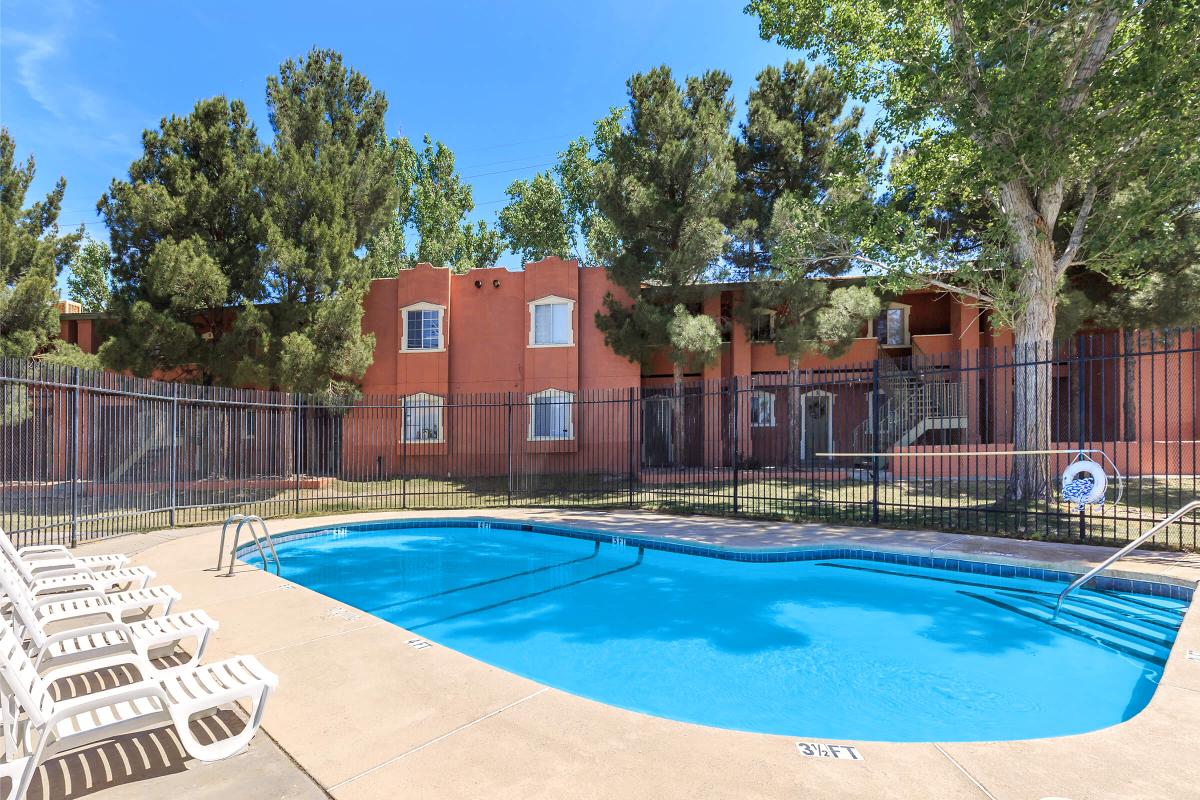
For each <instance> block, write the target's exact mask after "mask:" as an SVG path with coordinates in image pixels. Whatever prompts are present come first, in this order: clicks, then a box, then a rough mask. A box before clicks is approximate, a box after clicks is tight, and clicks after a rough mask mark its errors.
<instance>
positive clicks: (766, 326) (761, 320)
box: [750, 311, 775, 343]
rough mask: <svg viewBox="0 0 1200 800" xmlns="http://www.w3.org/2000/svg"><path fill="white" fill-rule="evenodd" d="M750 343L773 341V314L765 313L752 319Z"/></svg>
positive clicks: (770, 312) (771, 312)
mask: <svg viewBox="0 0 1200 800" xmlns="http://www.w3.org/2000/svg"><path fill="white" fill-rule="evenodd" d="M750 341H752V342H759V343H762V342H773V341H775V312H773V311H767V312H763V313H761V314H755V315H754V319H753V321H752V322H751V323H750Z"/></svg>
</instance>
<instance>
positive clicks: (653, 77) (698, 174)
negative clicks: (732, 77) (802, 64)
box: [596, 66, 735, 458]
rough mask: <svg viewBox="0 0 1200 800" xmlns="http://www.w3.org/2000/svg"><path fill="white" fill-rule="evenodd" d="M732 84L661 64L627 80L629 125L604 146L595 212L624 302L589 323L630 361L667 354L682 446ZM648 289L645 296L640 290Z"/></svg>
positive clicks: (729, 189)
mask: <svg viewBox="0 0 1200 800" xmlns="http://www.w3.org/2000/svg"><path fill="white" fill-rule="evenodd" d="M729 86H730V81H729V77H728V76H727V75H725V74H724V73H721V72H715V71H714V72H707V73H705V74H704V75H702V76H700V77H691V78H688V79H687V81H686V85H685V86H684V87H680V86H679V84H677V83H676V82H675V79H674V78H673V77H672V75H671V71H670V69H668V68H667V67H665V66H663V67H658V68H657V69H654V70H651V71H650V72H648V73H644V74H639V75H634V76H633V77H632V78H630V79H629V83H628V87H629V107H630V117H629V122H628V124H627V125H626V126H625V127H624V128H623V129H621V130H620V132H618V133H617V134H616V135H614V136H613V137H612V139H611V140H610V141H608V142H605V143H604V144H603V148H602V150H601V160H600V165H599V169H598V171H597V177H596V186H597V192H596V197H597V201H596V205H597V207H598V208H599V210H600V212H601V213H602V214H603V216H604V218H605V219H606V220H607V221H608V222H609V223H611V225H612V230H613V233H614V237H615V242H614V246H612V248H611V249H610V250H609V251H608V252H605V253H601V254H600V255H601V256H602V259H603V261H604V262H605V264H606V266H607V268H608V274H609V276H610V278H611V279H612V280H613V282H614V283H616V284H617V285H618V286H620V287H621V288H623V289H624V290H625V291H626V293H627V294H628V295H629V297H631V298H632V302H631V304H628V305H627V304H626V303H624V302H622V301H621V300H619V299H618V298H617V297H615V296H614V295H613V294H612V293H609V294H608V295H607V296H606V297H605V299H604V310H603V311H601V312H598V313H597V315H596V324H597V326H598V327H599V328H600V330H601V331H603V332H604V336H605V342H606V343H607V344H608V345H609V346H610V347H612V348H613V350H615V351H616V352H617V353H620V354H621V355H623V356H626V357H628V358H630V359H631V360H644V359H646V358H647V357H648V356H649V355H650V354H651V353H653V352H654V351H655V350H657V349H660V348H663V347H666V348H667V351H668V353H669V354H670V357H671V361H672V364H673V367H674V433H675V435H674V442H675V448H676V453H677V458H678V457H679V455H680V454H681V453H682V448H683V374H684V370H685V369H686V368H687V367H689V366H691V367H696V366H699V365H702V364H704V363H707V362H709V361H711V360H712V358H713V357H714V356H715V355H716V353H717V351H718V349H719V348H720V345H721V335H720V331H719V329H718V328H717V324H716V321H715V320H713V319H712V318H711V317H708V316H705V315H703V314H701V313H700V312H699V309H698V308H696V304H697V303H698V302H699V301H700V300H701V299H702V292H701V289H700V285H701V284H702V283H704V282H705V280H706V279H709V278H711V277H712V274H713V271H714V270H715V269H716V268H718V266H719V263H720V259H721V257H722V255H723V254H724V253H725V251H726V246H727V244H728V240H729V237H728V235H727V232H726V228H725V224H724V223H723V220H724V219H726V218H727V217H728V216H729V213H730V206H731V204H732V203H733V202H734V198H735V192H734V181H735V170H734V158H733V140H732V137H730V135H729V126H730V123H731V122H732V119H733V103H732V100H731V99H730V97H729ZM646 285H649V286H650V287H652V288H651V290H650V291H643V286H646Z"/></svg>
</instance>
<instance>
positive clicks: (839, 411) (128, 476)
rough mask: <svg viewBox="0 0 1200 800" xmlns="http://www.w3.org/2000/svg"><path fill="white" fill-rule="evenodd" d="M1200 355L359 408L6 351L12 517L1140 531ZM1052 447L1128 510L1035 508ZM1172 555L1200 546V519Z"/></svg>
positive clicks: (1181, 469) (1185, 423)
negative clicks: (514, 519)
mask: <svg viewBox="0 0 1200 800" xmlns="http://www.w3.org/2000/svg"><path fill="white" fill-rule="evenodd" d="M1198 344H1200V343H1198V342H1197V337H1196V332H1195V331H1193V330H1175V331H1155V332H1146V333H1123V334H1113V335H1102V336H1101V335H1097V336H1084V337H1078V338H1076V339H1074V340H1072V341H1070V342H1067V343H1064V344H1062V345H1059V346H1055V347H1053V348H1039V349H1033V350H1031V349H1025V350H1022V351H1019V352H1018V351H1015V350H1013V349H1012V348H1008V349H1003V348H996V349H983V350H975V351H967V352H956V351H948V352H944V353H937V352H931V349H932V348H931V347H930V346H929V344H928V343H927V344H926V347H925V349H924V350H923V351H907V350H905V351H898V352H895V353H894V354H893V355H890V356H888V357H887V358H885V359H880V360H878V361H874V362H868V363H840V362H828V361H822V363H821V364H820V365H819V366H812V367H811V368H809V367H807V366H805V365H803V364H802V367H803V368H800V369H796V370H792V371H787V372H779V373H763V374H754V375H751V376H749V377H741V378H730V379H726V380H721V381H709V382H705V381H702V380H699V379H697V378H696V377H694V376H693V377H688V378H686V379H685V380H684V381H683V382H682V383H680V384H676V383H675V382H674V381H673V379H672V378H671V376H646V377H644V379H643V382H642V385H641V386H639V387H630V388H625V389H603V390H591V391H581V392H578V393H576V394H571V393H568V392H566V391H561V390H547V391H543V392H538V393H536V394H528V395H526V394H514V393H496V394H475V395H451V396H439V395H437V394H436V393H434V392H422V393H415V394H410V395H407V396H389V395H367V396H365V397H363V398H361V399H359V400H356V401H354V402H348V403H344V404H338V403H328V402H318V401H316V400H315V399H313V398H310V397H303V396H299V395H295V394H286V393H279V392H266V391H257V390H246V389H229V388H220V387H202V386H195V385H188V384H178V383H166V382H160V381H152V380H144V379H138V378H132V377H128V376H124V375H118V374H114V373H102V372H90V371H83V370H77V369H72V368H63V367H57V366H53V365H48V364H44V363H40V362H24V361H19V362H18V361H5V362H0V527H3V528H4V529H5V530H7V531H9V532H10V533H12V534H13V535H15V536H16V537H17V539H18V540H19V541H20V542H21V543H22V544H32V543H48V542H62V543H76V542H82V541H87V540H90V539H95V538H99V537H104V536H108V535H112V534H116V533H121V532H127V531H131V530H149V529H156V528H163V527H169V526H175V525H187V524H196V523H203V522H215V521H219V520H220V519H222V518H224V516H226V515H227V514H229V513H232V512H233V511H235V510H237V511H243V512H252V513H256V514H260V515H262V516H276V517H277V516H295V515H306V514H314V513H322V512H337V511H351V510H353V511H361V510H386V509H436V508H446V509H457V508H473V509H479V508H492V507H499V506H560V507H562V506H569V507H634V508H648V509H660V510H669V511H677V512H683V513H706V514H718V515H737V516H748V517H760V518H777V519H795V520H809V521H819V522H827V523H837V524H846V525H879V526H888V527H905V528H932V529H943V530H955V531H968V532H981V533H988V534H996V535H1003V536H1015V537H1023V538H1044V539H1056V540H1083V541H1090V542H1105V543H1118V542H1125V541H1128V540H1129V539H1131V538H1132V537H1133V536H1135V535H1136V534H1137V533H1138V532H1140V531H1141V530H1143V529H1144V528H1145V527H1147V526H1148V525H1149V524H1150V523H1151V522H1152V521H1153V520H1155V519H1157V518H1159V517H1161V516H1164V515H1165V514H1166V513H1168V512H1169V511H1171V510H1172V509H1174V508H1176V507H1178V506H1179V505H1182V504H1183V503H1185V502H1187V501H1188V500H1191V499H1194V498H1196V497H1198V496H1200V492H1198V491H1197V471H1198V470H1197V455H1198V452H1200V448H1198V442H1197V439H1198V438H1200V437H1198V435H1197V434H1198V433H1200V432H1198V431H1197V429H1196V419H1197V413H1196V399H1195V396H1196V393H1195V389H1196V383H1197V380H1198V379H1200V347H1198ZM1025 406H1029V407H1031V408H1032V409H1034V411H1033V412H1031V413H1022V412H1021V409H1022V408H1023V407H1025ZM1031 425H1032V427H1033V434H1032V435H1031V434H1030V427H1031ZM1043 426H1044V427H1043ZM1018 428H1020V429H1021V431H1018ZM1039 428H1042V429H1041V430H1040V433H1041V434H1042V435H1041V436H1037V435H1036V433H1037V432H1038V429H1039ZM1022 431H1023V432H1024V434H1025V435H1020V433H1021V432H1022ZM1029 441H1037V442H1041V443H1043V444H1045V445H1046V446H1045V447H1042V448H1040V449H1050V450H1061V451H1067V452H1063V453H1058V454H1054V455H1050V456H1045V457H1041V458H1040V459H1038V461H1039V462H1040V463H1042V464H1043V465H1044V466H1045V467H1046V469H1045V470H1044V473H1043V474H1046V475H1050V476H1052V475H1053V474H1055V473H1057V472H1058V471H1061V468H1062V467H1063V466H1065V464H1066V463H1067V462H1068V461H1069V460H1071V459H1072V458H1074V457H1075V456H1074V453H1075V452H1077V451H1079V450H1102V451H1103V452H1104V453H1105V454H1106V455H1107V456H1108V457H1109V458H1111V459H1112V460H1113V462H1114V463H1115V464H1116V466H1117V467H1118V468H1119V470H1120V471H1121V473H1122V474H1123V476H1124V486H1123V492H1122V497H1121V501H1120V502H1118V503H1110V504H1108V505H1106V506H1104V507H1101V508H1095V509H1088V510H1087V511H1085V512H1080V511H1078V510H1077V509H1073V508H1071V507H1069V506H1068V505H1066V504H1065V503H1063V502H1062V501H1061V500H1059V499H1058V498H1057V497H1056V496H1055V493H1054V487H1053V486H1052V485H1051V486H1048V491H1047V492H1034V493H1033V494H1032V495H1026V496H1024V497H1021V498H1019V499H1018V498H1017V495H1016V493H1015V492H1014V487H1015V486H1016V484H1015V483H1014V480H1013V478H1012V473H1013V471H1014V467H1015V466H1017V465H1018V464H1019V463H1024V465H1025V466H1026V467H1028V462H1022V460H1021V458H1020V457H1018V456H1014V455H1013V454H1012V452H1011V451H1012V450H1013V449H1014V442H1015V443H1017V446H1018V447H1021V446H1023V445H1022V443H1025V442H1029ZM1159 544H1161V545H1163V546H1167V547H1174V548H1185V549H1196V546H1197V529H1196V527H1195V524H1194V523H1184V524H1181V525H1177V526H1173V527H1172V528H1171V529H1170V530H1169V531H1167V532H1165V533H1164V535H1163V536H1162V537H1161V539H1160V540H1159Z"/></svg>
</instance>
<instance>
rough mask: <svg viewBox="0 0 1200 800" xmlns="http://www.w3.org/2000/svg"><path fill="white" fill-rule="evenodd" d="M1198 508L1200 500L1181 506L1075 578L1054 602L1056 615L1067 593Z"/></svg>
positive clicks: (1084, 583)
mask: <svg viewBox="0 0 1200 800" xmlns="http://www.w3.org/2000/svg"><path fill="white" fill-rule="evenodd" d="M1198 508H1200V500H1193V501H1191V502H1190V503H1188V504H1186V505H1185V506H1183V508H1180V509H1179V510H1178V511H1175V512H1174V513H1172V514H1169V515H1167V516H1166V517H1165V518H1164V519H1162V520H1159V521H1158V522H1156V523H1155V524H1154V525H1153V526H1152V527H1151V528H1150V530H1148V531H1146V532H1145V533H1143V534H1142V535H1141V536H1139V537H1138V538H1136V539H1134V540H1133V541H1132V542H1130V543H1129V544H1127V545H1125V546H1124V547H1122V548H1121V549H1120V550H1118V551H1117V552H1115V553H1113V554H1112V555H1111V556H1109V557H1108V558H1106V559H1104V561H1103V563H1101V564H1100V565H1099V566H1097V567H1093V568H1092V569H1090V570H1088V571H1087V573H1086V574H1084V575H1080V576H1079V577H1078V578H1076V579H1075V580H1073V581H1072V582H1071V585H1070V586H1068V587H1067V588H1065V589H1063V590H1062V593H1060V594H1059V595H1058V601H1057V602H1056V603H1055V604H1054V613H1055V615H1056V616H1057V615H1058V612H1059V610H1060V609H1061V608H1062V604H1063V601H1064V600H1066V599H1067V595H1069V594H1070V593H1071V592H1073V591H1075V590H1076V589H1078V588H1080V587H1082V586H1084V585H1086V584H1087V583H1088V581H1090V580H1091V579H1092V578H1094V577H1096V576H1097V575H1099V574H1100V573H1101V572H1103V571H1104V570H1106V569H1108V568H1109V567H1110V566H1111V565H1112V564H1114V563H1115V562H1117V561H1120V560H1121V559H1122V558H1124V557H1125V556H1127V555H1129V554H1130V553H1131V552H1133V551H1134V550H1136V549H1137V548H1138V547H1139V546H1140V545H1141V544H1142V543H1143V542H1145V541H1146V540H1147V539H1149V538H1150V537H1151V536H1153V535H1154V534H1156V533H1158V532H1159V531H1161V530H1162V529H1163V528H1165V527H1167V526H1168V525H1170V524H1171V523H1172V522H1178V521H1179V519H1180V518H1182V517H1185V516H1187V515H1188V514H1190V513H1192V512H1193V511H1195V510H1196V509H1198Z"/></svg>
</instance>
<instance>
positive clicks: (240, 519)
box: [217, 514, 283, 577]
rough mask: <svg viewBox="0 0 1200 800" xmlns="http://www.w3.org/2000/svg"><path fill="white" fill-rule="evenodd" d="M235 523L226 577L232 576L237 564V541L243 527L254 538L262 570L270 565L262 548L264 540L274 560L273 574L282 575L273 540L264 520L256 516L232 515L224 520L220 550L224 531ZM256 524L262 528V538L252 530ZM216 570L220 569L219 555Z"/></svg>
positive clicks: (223, 539)
mask: <svg viewBox="0 0 1200 800" xmlns="http://www.w3.org/2000/svg"><path fill="white" fill-rule="evenodd" d="M235 521H236V522H237V527H236V528H234V531H233V547H231V548H230V549H229V572H227V573H225V575H226V577H232V576H233V568H234V566H235V565H236V564H237V549H238V540H239V539H240V538H241V536H242V526H243V525H249V526H250V535H251V536H253V537H254V544H256V545H257V546H258V555H259V558H261V559H262V564H263V569H268V568H269V566H270V563H271V562H270V561H268V560H267V554H266V551H264V550H263V546H262V540H263V539H266V540H267V547H269V548H270V549H271V557H272V558H274V559H275V574H276V575H280V574H282V572H283V569H282V567H281V565H280V563H279V553H278V552H276V550H275V540H274V539H272V538H271V532H270V531H269V530H268V529H267V523H266V520H264V519H263V518H262V517H260V516H258V515H257V514H234V515H232V516H231V517H229V519H227V520H225V525H224V527H222V528H221V547H222V549H223V548H224V547H225V531H226V529H227V528H228V527H229V525H230V523H232V522H235ZM256 522H257V523H258V524H259V525H261V526H262V536H261V537H260V536H259V535H258V531H256V530H255V528H254V523H256ZM217 569H218V570H220V569H221V556H220V554H218V555H217Z"/></svg>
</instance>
